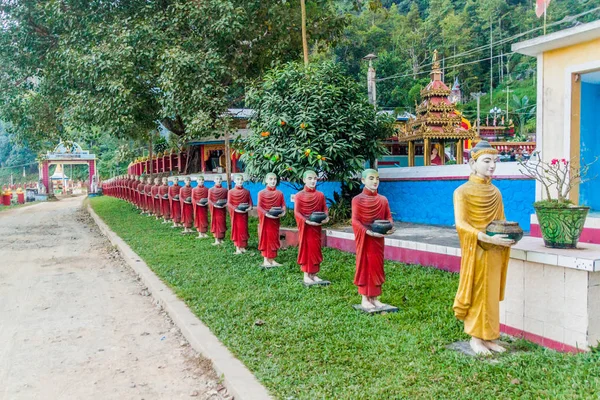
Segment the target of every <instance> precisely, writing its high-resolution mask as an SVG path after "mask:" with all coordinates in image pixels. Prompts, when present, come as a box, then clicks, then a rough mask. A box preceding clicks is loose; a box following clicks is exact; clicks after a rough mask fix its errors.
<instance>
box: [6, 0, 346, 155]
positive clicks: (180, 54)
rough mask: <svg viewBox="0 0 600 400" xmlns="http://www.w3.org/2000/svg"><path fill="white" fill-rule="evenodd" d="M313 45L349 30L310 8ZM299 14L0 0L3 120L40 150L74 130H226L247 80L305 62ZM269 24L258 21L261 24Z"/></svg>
mask: <svg viewBox="0 0 600 400" xmlns="http://www.w3.org/2000/svg"><path fill="white" fill-rule="evenodd" d="M307 8H308V10H307V12H308V16H309V21H310V27H309V34H310V40H311V43H318V42H320V41H326V42H328V43H329V42H333V41H334V40H335V38H336V37H337V36H339V34H340V33H341V31H342V29H343V27H344V25H345V16H341V15H338V14H337V13H336V12H335V8H334V7H333V1H332V0H315V1H311V2H310V3H309V4H308V7H307ZM296 9H297V7H295V6H293V7H292V5H291V4H290V2H282V1H279V0H260V1H259V0H206V1H202V2H190V1H185V0H161V1H153V0H151V1H142V0H126V1H122V2H108V3H107V2H104V1H98V0H94V1H91V2H80V1H77V0H63V1H60V2H51V3H47V2H35V1H22V2H21V1H20V2H14V1H10V0H1V1H0V20H1V22H2V25H1V26H0V30H2V35H0V57H1V58H2V60H3V63H2V65H0V106H1V107H0V113H1V114H2V115H3V116H4V117H5V118H6V119H7V120H9V121H11V122H12V123H13V124H12V127H13V128H12V129H13V130H14V132H15V133H16V134H17V138H19V139H20V140H22V141H27V140H29V141H30V142H31V143H32V144H34V145H36V146H37V148H39V149H42V148H48V147H50V146H52V145H53V144H54V143H55V142H56V141H57V140H58V138H63V139H67V136H68V134H69V132H71V131H72V129H69V127H70V128H74V127H76V128H77V129H78V130H83V129H88V130H91V129H100V130H102V131H105V132H108V133H110V134H111V135H112V136H114V137H120V138H133V139H141V140H143V141H145V142H147V141H148V140H149V139H150V137H151V136H152V135H153V134H154V132H155V131H156V129H157V125H158V123H162V124H163V125H164V126H165V127H166V128H167V129H169V130H170V131H171V132H173V133H174V134H176V135H178V136H180V137H181V138H185V139H189V138H193V137H199V136H206V135H209V134H215V133H217V132H221V131H222V130H223V129H225V128H226V127H227V125H228V120H227V117H226V110H227V107H228V105H229V104H231V103H235V102H236V101H237V99H236V98H235V97H232V96H235V95H236V94H239V93H240V92H242V93H243V90H241V91H240V88H243V86H244V85H245V83H246V81H247V80H248V79H251V78H255V77H257V76H258V75H259V74H260V73H261V72H262V71H263V70H264V69H265V68H268V67H270V66H271V65H272V64H273V63H276V62H278V61H281V60H289V59H296V58H297V57H298V55H299V54H300V49H301V40H300V33H299V31H300V22H299V21H300V16H299V11H296ZM257 21H260V23H257Z"/></svg>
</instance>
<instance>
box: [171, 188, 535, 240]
mask: <svg viewBox="0 0 600 400" xmlns="http://www.w3.org/2000/svg"><path fill="white" fill-rule="evenodd" d="M465 182H466V180H462V179H461V180H439V181H395V182H389V181H382V182H381V184H380V186H379V193H380V194H382V195H383V196H385V197H387V198H388V201H389V203H390V208H391V210H392V215H393V217H394V219H395V220H398V221H403V222H413V223H417V224H431V225H447V226H453V225H454V206H453V205H452V195H453V193H454V190H455V189H456V188H457V187H459V186H460V185H462V184H463V183H465ZM169 184H171V182H169ZM179 184H180V185H181V186H183V182H180V183H179ZM213 185H214V183H213V182H211V181H206V187H208V188H210V187H212V186H213ZM494 185H496V186H497V187H498V189H500V192H501V193H502V198H503V200H504V212H505V214H506V218H507V219H508V220H511V221H517V222H518V223H519V225H521V227H522V228H523V229H524V230H525V231H529V217H530V215H531V214H533V213H534V210H533V202H534V201H535V181H533V180H530V179H497V180H494ZM192 186H196V182H192ZM244 186H245V187H246V188H247V189H248V190H250V193H251V195H252V201H253V202H254V204H256V203H257V201H258V192H259V191H261V190H263V189H264V188H265V185H264V184H262V183H253V182H246V183H245V184H244ZM278 189H279V190H281V191H282V192H283V195H284V196H285V201H286V203H287V206H288V207H289V208H294V203H292V202H291V201H290V196H291V195H292V194H295V193H296V192H297V190H296V189H295V188H293V187H292V186H291V185H290V184H288V183H287V182H282V183H281V184H280V185H279V186H278ZM318 189H319V190H320V191H322V192H323V193H324V194H325V197H326V198H328V199H329V198H333V192H334V191H337V192H339V191H340V190H341V185H340V184H339V183H338V182H322V183H320V184H319V186H318Z"/></svg>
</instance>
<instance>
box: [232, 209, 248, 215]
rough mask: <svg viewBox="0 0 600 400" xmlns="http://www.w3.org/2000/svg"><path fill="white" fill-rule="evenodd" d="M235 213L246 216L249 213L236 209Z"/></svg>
mask: <svg viewBox="0 0 600 400" xmlns="http://www.w3.org/2000/svg"><path fill="white" fill-rule="evenodd" d="M233 211H235V212H236V213H238V214H246V213H247V212H248V211H247V210H246V211H242V210H238V209H237V208H234V209H233Z"/></svg>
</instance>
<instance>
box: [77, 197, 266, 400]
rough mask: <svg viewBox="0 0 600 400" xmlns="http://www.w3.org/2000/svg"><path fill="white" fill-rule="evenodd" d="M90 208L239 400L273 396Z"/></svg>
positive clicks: (132, 265) (93, 215)
mask: <svg viewBox="0 0 600 400" xmlns="http://www.w3.org/2000/svg"><path fill="white" fill-rule="evenodd" d="M87 210H88V212H89V214H90V215H91V216H92V218H93V219H94V221H95V222H96V224H97V225H98V227H99V228H100V231H101V232H102V233H103V234H104V235H105V236H106V237H107V238H108V240H110V242H111V243H112V244H113V245H114V246H116V247H117V248H118V249H119V251H120V253H121V254H122V256H123V258H124V259H125V261H126V262H127V264H128V265H129V266H130V267H131V268H132V269H133V270H134V271H135V273H136V274H138V275H139V277H140V279H141V280H142V282H144V284H145V285H146V286H147V287H148V291H149V292H150V293H151V294H152V296H153V297H154V298H155V299H156V300H157V301H158V302H159V303H160V304H161V305H162V306H163V308H164V309H165V311H166V312H167V313H168V314H169V316H170V317H171V319H172V320H173V322H174V323H175V324H176V325H177V326H178V327H179V329H180V330H181V333H182V334H183V336H185V338H186V339H187V340H188V342H189V343H190V345H191V346H192V348H193V349H194V350H196V351H197V352H198V353H200V354H202V355H203V356H204V357H206V358H207V359H209V360H211V361H212V364H213V367H214V369H215V371H216V372H217V374H218V375H219V376H222V377H223V378H224V382H223V383H224V385H225V386H226V387H227V390H228V391H229V393H230V394H231V395H233V396H234V398H235V399H236V400H263V399H272V397H271V396H270V395H269V393H268V392H267V389H266V388H265V387H264V386H263V385H261V384H260V383H259V382H258V380H257V379H256V377H255V376H254V375H253V374H252V373H251V372H250V370H249V369H248V368H246V366H245V365H244V364H243V363H242V362H241V361H240V360H238V359H237V358H235V357H234V356H233V354H231V352H230V351H229V350H228V349H227V348H226V347H225V346H224V345H223V343H221V342H220V341H219V339H217V337H216V336H215V335H213V334H212V332H211V331H210V329H208V327H207V326H206V325H204V324H203V323H202V321H200V320H199V319H198V317H196V316H195V315H194V314H193V313H192V311H190V309H189V308H188V307H187V305H186V304H185V303H184V302H183V301H181V300H180V299H179V298H178V297H177V296H176V295H175V294H174V293H173V292H172V291H171V289H169V288H168V287H167V286H166V285H165V284H164V283H163V282H162V281H161V280H160V278H158V277H157V276H156V275H155V274H154V272H152V270H151V269H150V268H149V267H148V265H147V264H146V263H145V262H144V261H143V260H142V259H141V258H140V256H138V255H137V254H136V253H135V252H134V251H133V250H132V249H131V248H130V247H129V246H128V245H127V243H125V241H123V239H121V238H120V237H119V236H118V235H117V234H116V233H114V232H113V231H112V230H111V229H110V228H109V227H108V225H106V223H104V221H103V220H102V219H101V218H100V217H99V216H98V215H97V214H96V213H95V212H94V210H93V209H92V207H91V206H90V205H89V204H88V205H87Z"/></svg>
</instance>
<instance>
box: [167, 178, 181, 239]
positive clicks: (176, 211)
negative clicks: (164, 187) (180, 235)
mask: <svg viewBox="0 0 600 400" xmlns="http://www.w3.org/2000/svg"><path fill="white" fill-rule="evenodd" d="M180 191H181V186H179V179H178V178H177V177H174V178H173V186H171V187H169V204H170V206H171V219H172V220H173V226H172V227H171V228H177V227H178V226H181V224H180V221H181V203H180V202H179V192H180Z"/></svg>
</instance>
